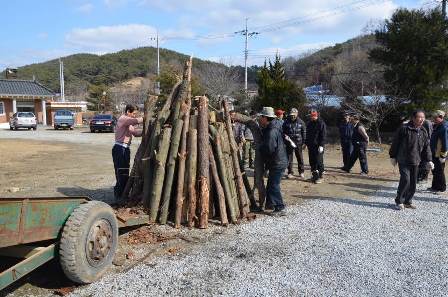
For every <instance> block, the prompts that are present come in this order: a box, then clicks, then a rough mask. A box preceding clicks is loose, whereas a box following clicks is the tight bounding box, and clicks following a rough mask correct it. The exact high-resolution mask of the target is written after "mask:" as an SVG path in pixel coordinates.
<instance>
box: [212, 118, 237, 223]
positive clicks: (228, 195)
mask: <svg viewBox="0 0 448 297" xmlns="http://www.w3.org/2000/svg"><path fill="white" fill-rule="evenodd" d="M209 130H210V134H211V136H212V141H213V146H212V147H213V151H214V152H215V156H216V158H215V161H216V165H217V168H218V173H219V177H220V181H221V185H222V187H223V191H224V197H225V200H226V202H227V205H228V208H227V209H228V210H229V216H230V221H231V222H232V223H233V224H235V223H236V222H237V221H238V219H237V216H238V215H237V212H235V205H234V200H233V197H232V192H231V189H230V185H229V179H228V173H227V164H226V161H225V159H224V158H225V157H224V154H223V152H222V140H221V136H220V134H219V133H218V130H217V129H216V128H215V127H214V126H213V125H210V126H209Z"/></svg>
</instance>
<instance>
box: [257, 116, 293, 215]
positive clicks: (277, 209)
mask: <svg viewBox="0 0 448 297" xmlns="http://www.w3.org/2000/svg"><path fill="white" fill-rule="evenodd" d="M274 118H276V116H275V113H274V109H273V108H272V107H263V111H262V112H261V114H260V117H259V123H260V126H261V127H262V128H263V140H262V143H261V144H260V152H261V154H262V156H263V159H264V162H265V165H266V168H267V169H268V170H269V177H268V183H267V187H266V203H270V204H272V206H273V207H274V212H273V215H285V212H284V209H285V205H284V203H283V198H282V193H281V191H280V182H281V179H282V175H283V172H284V171H285V169H286V167H287V166H288V158H287V156H286V149H285V144H284V142H283V134H282V131H281V128H280V126H279V125H277V124H276V123H275V122H274Z"/></svg>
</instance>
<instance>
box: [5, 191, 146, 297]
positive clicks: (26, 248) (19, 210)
mask: <svg viewBox="0 0 448 297" xmlns="http://www.w3.org/2000/svg"><path fill="white" fill-rule="evenodd" d="M148 222H149V220H148V216H147V215H135V216H134V215H132V216H129V217H120V216H116V214H115V213H114V211H113V209H112V208H111V207H110V206H109V205H107V204H106V203H104V202H100V201H92V200H90V199H89V198H88V197H51V198H47V197H45V198H0V257H2V256H3V257H10V258H11V257H12V258H19V259H23V260H22V261H20V262H18V263H17V264H15V265H13V266H11V267H8V268H7V269H6V270H4V271H0V290H2V289H3V288H5V287H7V286H9V285H10V284H12V283H13V282H15V281H16V280H18V279H20V278H21V277H23V276H25V275H26V274H28V273H29V272H31V271H33V270H34V269H36V268H38V267H39V266H41V265H43V264H44V263H46V262H48V261H50V260H51V259H53V258H56V257H58V258H59V260H60V264H61V266H62V269H63V271H64V273H65V274H66V275H67V277H68V278H69V279H71V280H72V281H74V282H77V283H90V282H92V281H94V280H96V279H98V278H99V277H101V276H102V274H103V273H104V272H105V271H106V270H107V268H108V267H109V266H110V265H111V263H112V260H113V257H114V255H115V251H116V249H117V243H118V228H122V227H128V226H135V225H143V224H147V223H148Z"/></svg>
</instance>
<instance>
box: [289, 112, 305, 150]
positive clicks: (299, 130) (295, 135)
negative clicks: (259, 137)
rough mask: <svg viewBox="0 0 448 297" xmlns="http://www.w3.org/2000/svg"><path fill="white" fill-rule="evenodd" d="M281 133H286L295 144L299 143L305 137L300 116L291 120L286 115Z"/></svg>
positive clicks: (303, 125) (303, 124)
mask: <svg viewBox="0 0 448 297" xmlns="http://www.w3.org/2000/svg"><path fill="white" fill-rule="evenodd" d="M283 134H285V135H288V136H289V138H291V140H292V141H294V143H295V144H296V145H301V144H302V143H303V141H304V140H305V139H306V126H305V123H304V122H303V121H302V120H301V119H300V118H296V119H295V120H294V121H293V120H292V119H291V118H289V117H288V118H287V119H286V121H285V122H284V123H283Z"/></svg>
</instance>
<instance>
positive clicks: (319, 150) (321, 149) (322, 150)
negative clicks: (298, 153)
mask: <svg viewBox="0 0 448 297" xmlns="http://www.w3.org/2000/svg"><path fill="white" fill-rule="evenodd" d="M317 151H318V152H319V154H322V153H323V152H324V147H323V146H319V148H318V149H317Z"/></svg>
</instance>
